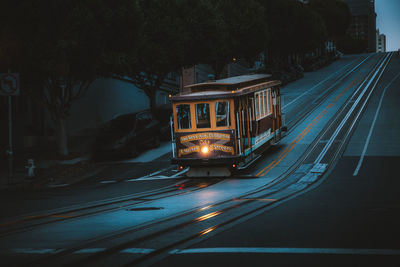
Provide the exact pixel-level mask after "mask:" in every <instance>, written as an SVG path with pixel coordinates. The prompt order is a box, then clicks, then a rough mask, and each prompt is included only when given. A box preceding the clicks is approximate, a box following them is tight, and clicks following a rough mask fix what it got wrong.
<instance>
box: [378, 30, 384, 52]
mask: <svg viewBox="0 0 400 267" xmlns="http://www.w3.org/2000/svg"><path fill="white" fill-rule="evenodd" d="M376 52H386V35H384V34H383V33H379V30H376Z"/></svg>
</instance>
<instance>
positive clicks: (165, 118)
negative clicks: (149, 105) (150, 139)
mask: <svg viewBox="0 0 400 267" xmlns="http://www.w3.org/2000/svg"><path fill="white" fill-rule="evenodd" d="M156 116H157V120H158V121H159V122H160V125H161V126H160V127H161V129H160V134H161V140H162V141H171V126H170V117H171V116H172V107H171V105H170V104H169V105H168V104H165V105H162V106H159V107H158V108H157V111H156Z"/></svg>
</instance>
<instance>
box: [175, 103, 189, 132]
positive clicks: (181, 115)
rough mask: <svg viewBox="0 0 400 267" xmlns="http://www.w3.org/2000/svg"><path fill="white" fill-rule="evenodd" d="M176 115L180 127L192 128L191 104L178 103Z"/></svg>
mask: <svg viewBox="0 0 400 267" xmlns="http://www.w3.org/2000/svg"><path fill="white" fill-rule="evenodd" d="M176 117H177V121H178V129H190V128H192V126H191V123H190V105H187V104H182V105H176Z"/></svg>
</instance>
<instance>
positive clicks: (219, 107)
mask: <svg viewBox="0 0 400 267" xmlns="http://www.w3.org/2000/svg"><path fill="white" fill-rule="evenodd" d="M215 116H216V122H217V127H223V126H229V125H230V121H229V102H228V101H224V102H216V103H215Z"/></svg>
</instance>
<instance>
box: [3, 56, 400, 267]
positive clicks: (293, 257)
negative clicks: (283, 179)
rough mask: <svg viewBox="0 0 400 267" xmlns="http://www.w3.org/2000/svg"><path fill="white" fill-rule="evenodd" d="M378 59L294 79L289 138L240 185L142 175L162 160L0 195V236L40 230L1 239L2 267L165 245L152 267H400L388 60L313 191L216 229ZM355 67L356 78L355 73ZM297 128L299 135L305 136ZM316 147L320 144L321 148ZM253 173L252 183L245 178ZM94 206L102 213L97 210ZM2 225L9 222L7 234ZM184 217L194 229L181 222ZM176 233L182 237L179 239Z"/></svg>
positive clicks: (398, 149)
mask: <svg viewBox="0 0 400 267" xmlns="http://www.w3.org/2000/svg"><path fill="white" fill-rule="evenodd" d="M383 58H384V55H383V54H375V55H360V56H348V57H344V58H343V59H341V60H339V61H336V62H334V63H333V64H332V65H330V66H328V67H326V68H323V69H321V70H319V71H317V72H313V73H306V75H305V77H304V79H302V80H299V81H296V82H294V83H291V84H289V85H288V86H287V87H285V88H283V90H282V91H283V93H284V94H285V105H284V111H285V113H286V116H287V119H288V120H289V121H290V123H291V125H292V126H293V128H292V129H290V131H291V132H290V133H289V135H288V136H287V137H286V139H285V140H284V142H283V144H282V145H281V146H277V147H275V148H273V149H271V150H269V151H268V153H266V154H265V155H264V157H263V158H262V159H261V160H260V161H258V162H257V163H256V164H255V165H254V166H253V167H252V168H251V169H250V170H248V171H247V172H245V173H242V174H241V175H242V176H238V177H232V178H231V179H224V180H213V181H210V180H202V179H199V180H193V181H188V180H186V179H185V178H184V177H181V176H179V175H175V174H171V173H170V174H168V175H166V176H164V175H160V173H159V174H155V175H153V176H150V177H148V176H146V175H148V174H150V173H157V171H158V170H160V169H165V168H167V167H168V165H169V163H168V162H169V157H170V155H168V154H166V155H164V156H162V155H160V156H161V157H159V158H157V159H155V160H153V161H151V162H147V163H133V164H130V165H128V164H124V163H110V164H109V166H108V165H107V168H105V169H104V170H103V171H102V172H101V173H100V174H99V173H97V174H96V175H93V176H92V177H90V178H89V179H86V180H85V181H83V182H81V183H79V184H76V185H74V186H68V187H60V188H53V189H46V190H44V191H40V192H30V193H26V192H23V193H10V192H9V193H8V194H2V196H1V197H0V200H1V201H2V202H3V203H7V205H2V206H1V209H0V212H1V213H2V217H3V218H4V219H3V220H2V224H0V230H5V229H7V227H10V226H16V227H18V226H20V225H22V226H23V225H24V224H26V223H28V224H29V223H30V222H31V220H32V221H34V220H36V219H39V221H38V223H39V224H40V225H39V224H38V225H39V226H34V225H33V226H32V225H30V224H29V225H28V226H29V227H27V228H26V229H24V231H18V232H16V233H11V234H9V233H7V231H5V232H4V231H3V233H5V235H0V248H1V250H2V253H1V254H0V256H1V257H2V258H3V257H4V259H6V260H7V261H5V262H6V263H7V265H10V266H12V265H15V264H17V263H20V260H21V262H29V261H30V260H31V258H30V257H32V259H33V258H34V259H36V258H37V257H38V256H43V255H44V256H48V255H47V254H49V255H50V256H51V254H55V255H53V256H54V257H53V258H52V260H53V261H44V263H47V265H48V266H51V265H52V264H54V263H55V262H58V257H57V254H56V253H59V252H60V253H61V251H62V250H67V249H68V248H73V249H74V250H73V251H74V252H73V253H72V254H71V255H69V254H66V257H64V259H63V261H60V263H61V262H62V263H65V262H67V261H66V259H68V260H69V259H70V258H72V259H73V260H75V259H76V260H79V259H80V257H81V256H82V255H84V254H85V253H86V254H90V255H94V256H96V253H98V252H101V251H104V250H106V249H108V248H110V250H114V252H115V251H116V252H117V253H120V252H118V249H115V248H113V246H116V245H117V244H119V245H118V246H117V247H120V248H121V249H122V248H124V251H129V252H124V253H125V254H124V257H120V255H119V256H118V257H117V256H115V255H114V256H112V255H113V254H110V255H111V256H109V255H107V256H108V260H109V261H103V259H102V258H101V257H99V258H98V259H96V260H95V261H94V262H92V266H99V265H100V266H109V265H110V264H113V265H120V264H125V263H126V262H125V260H126V261H127V262H128V263H129V262H134V261H132V260H133V259H135V258H134V257H136V256H137V255H139V254H146V253H150V254H149V255H151V253H152V251H154V250H156V249H157V246H161V245H160V244H164V243H165V244H166V245H165V246H166V247H167V248H168V249H170V250H168V251H167V253H166V256H167V257H161V258H160V259H159V260H160V261H157V262H156V263H155V265H157V266H205V265H210V266H243V265H247V266H257V265H259V266H265V265H268V266H310V265H314V266H342V265H350V266H366V265H369V266H390V265H393V266H398V265H399V264H400V261H399V260H400V248H399V247H400V245H399V244H398V242H397V240H399V237H400V236H399V235H400V228H399V220H400V216H398V215H397V214H399V211H400V210H399V209H400V203H399V200H400V197H398V196H399V193H400V192H399V191H400V189H399V188H400V187H399V185H400V179H399V177H400V176H399V175H396V174H397V173H398V171H397V166H398V165H399V164H400V116H398V115H397V114H399V112H400V104H399V103H400V89H399V88H400V77H398V76H396V75H398V74H399V73H400V58H399V57H396V56H394V57H393V58H392V59H391V61H390V63H389V65H388V67H387V68H386V69H385V72H384V73H383V76H382V77H381V80H380V81H379V82H378V84H377V86H376V88H375V91H374V93H373V94H372V96H371V99H370V100H369V102H368V104H367V106H366V109H365V110H364V112H363V113H362V116H361V118H360V120H359V121H357V124H356V127H355V129H354V130H353V132H352V135H351V137H350V138H349V139H348V140H337V142H336V143H340V142H345V143H344V144H345V145H346V146H345V149H344V150H343V151H342V152H343V153H342V154H341V155H340V157H339V158H337V160H335V162H334V163H333V164H332V165H331V166H329V169H328V171H327V172H326V173H325V174H324V175H323V176H322V177H320V178H319V180H318V181H317V182H316V183H315V184H313V185H312V186H311V187H310V188H309V189H307V190H306V191H304V193H302V194H300V195H296V197H290V198H288V199H286V200H285V201H281V202H279V201H278V202H277V203H278V205H275V206H273V208H269V209H265V210H263V211H262V212H259V213H257V214H258V215H257V216H255V215H254V216H247V217H246V216H244V217H243V219H241V220H239V221H237V222H234V223H225V222H224V220H225V221H229V220H232V219H231V217H232V216H235V214H239V213H240V212H242V213H245V212H246V209H247V208H246V206H242V207H241V205H240V204H238V203H242V202H240V201H242V200H240V199H239V200H236V197H238V196H240V195H242V194H243V193H245V192H249V191H251V190H255V189H258V188H260V186H261V187H262V186H263V185H264V184H265V183H268V182H270V181H273V180H274V179H276V177H277V176H278V175H280V173H284V172H285V171H284V170H285V169H288V168H290V166H292V165H294V164H295V163H296V162H297V161H298V160H299V158H300V157H301V156H302V155H303V153H305V152H307V151H308V150H307V149H308V148H309V147H310V146H312V145H313V140H315V139H316V138H317V137H318V136H320V133H321V131H323V130H324V127H325V126H326V125H328V124H329V123H330V122H331V121H332V120H333V118H335V114H336V113H337V112H339V111H340V110H341V107H342V105H343V104H344V103H346V101H348V100H349V99H350V98H351V97H352V94H353V93H354V92H355V91H357V87H358V86H359V85H360V84H361V82H362V81H363V79H364V78H366V77H367V76H368V73H370V71H371V70H372V69H373V68H374V66H377V64H379V63H380V62H381V61H380V60H382V59H383ZM361 62H364V63H361ZM359 64H361V65H360V67H359V68H356V67H357V66H359ZM353 69H354V71H352V70H353ZM346 74H348V75H346ZM353 102H354V101H350V102H349V103H353ZM327 107H329V108H328V109H327ZM377 111H378V112H377ZM318 114H323V115H318ZM303 117H304V119H303ZM313 118H319V119H318V120H315V119H314V120H313ZM310 121H311V122H312V121H315V123H314V124H313V127H311V128H309V127H308V126H307V125H310V124H309V123H310ZM317 122H318V123H317ZM306 126H307V128H306ZM304 129H309V130H308V131H306V132H305V131H304ZM371 129H372V130H371ZM298 134H302V135H301V136H302V137H301V138H300V139H298V138H297V137H296V139H294V140H298V141H297V142H298V143H296V144H297V146H296V147H293V148H292V149H293V150H292V149H291V150H290V153H287V157H286V156H285V158H280V160H279V164H277V166H276V168H274V169H273V170H271V171H269V170H267V171H265V166H267V165H268V164H269V163H270V162H273V160H274V158H276V157H277V156H278V155H282V151H283V150H284V148H285V146H286V145H287V144H289V143H290V142H291V140H292V139H293V138H295V136H296V135H297V136H299V135H298ZM303 137H304V138H303ZM301 139H302V140H301ZM300 140H301V141H300ZM325 141H326V140H321V141H320V145H324V144H325V143H326V142H325ZM366 144H367V145H366ZM317 147H318V146H317ZM360 159H362V160H360ZM357 166H359V167H357ZM356 170H357V171H356ZM257 173H259V174H260V175H255V174H257ZM246 175H250V176H251V177H249V176H246ZM257 176H259V177H257ZM289 180H290V179H288V181H287V183H288V182H289ZM175 184H176V185H177V186H175ZM171 186H172V190H170V191H168V190H167V191H163V192H162V193H160V194H159V195H158V196H153V195H149V194H147V195H145V196H144V197H143V196H142V197H140V196H139V195H138V194H140V192H145V191H151V190H159V189H160V188H169V187H171ZM271 190H272V189H271ZM277 190H278V193H279V190H283V191H284V186H281V187H280V188H278V189H277ZM272 191H273V190H272ZM129 194H131V195H132V196H134V197H132V199H130V200H129V202H126V201H125V200H124V201H125V202H116V203H112V205H108V204H107V202H108V201H105V200H106V199H111V198H118V197H122V196H126V195H129ZM278 195H279V194H278ZM159 196H162V197H159ZM232 199H233V200H234V201H233V202H235V201H236V202H235V203H236V204H234V205H233V206H230V207H228V206H223V205H221V207H218V209H220V210H227V212H225V211H224V212H219V211H218V210H216V211H213V204H214V203H219V202H221V201H222V202H223V201H225V200H232ZM93 201H97V202H98V201H100V202H102V204H101V205H99V206H96V208H95V209H92V210H88V211H90V213H88V214H85V213H84V212H86V210H85V211H84V212H83V211H82V210H79V209H75V210H74V211H73V212H70V213H65V212H64V213H61V212H60V213H56V214H49V213H48V211H49V210H50V209H61V208H63V207H67V206H71V205H74V206H78V207H79V206H82V207H83V206H85V205H86V204H88V203H91V202H93ZM252 201H253V202H254V203H253V206H256V205H257V204H258V202H260V203H261V202H265V201H267V202H268V201H272V202H273V201H276V199H272V198H271V199H263V198H260V199H258V198H253V199H252ZM103 202H104V203H105V204H107V205H108V206H107V205H105V206H103V204H104V203H103ZM143 203H144V204H143ZM146 203H148V204H146ZM216 206H217V205H216ZM251 206H252V205H249V209H250V208H251ZM105 207H106V208H107V209H105ZM238 207H239V208H238ZM237 208H238V209H237ZM99 209H100V210H101V212H99ZM208 210H209V211H208ZM187 211H190V212H193V213H194V214H196V213H198V214H199V215H196V216H200V217H197V218H195V219H194V220H192V218H191V217H190V214H187V216H186V215H185V216H186V217H185V216H182V219H181V221H179V218H180V216H181V215H182V214H183V213H184V212H187ZM203 211H204V212H203ZM82 212H83V213H82ZM190 212H189V213H190ZM27 213H34V214H35V216H36V217H35V216H28V217H27V216H25V215H26V214H27ZM220 214H221V216H220ZM224 214H225V215H224ZM223 216H225V217H226V218H225V219H224V217H223ZM11 217H14V218H16V217H19V219H17V220H16V221H11V223H9V222H10V220H8V218H11ZM189 217H190V220H192V221H190V220H189V223H182V221H184V220H186V219H187V218H189ZM165 218H168V220H170V221H167V222H165V223H164V225H163V226H158V225H157V224H155V226H154V225H152V227H153V228H151V227H148V228H143V230H142V231H139V232H137V231H136V232H135V231H130V232H127V234H126V235H125V234H124V235H121V234H119V236H118V238H115V239H114V238H111V239H104V240H102V241H101V242H97V241H96V240H97V239H99V238H101V237H104V236H112V235H114V234H115V233H117V232H118V231H120V232H121V231H125V230H126V229H131V228H132V229H136V228H135V227H139V228H137V229H141V228H140V226H142V225H145V224H146V223H153V222H158V221H161V220H162V219H165ZM56 220H60V221H56ZM214 220H215V221H214ZM193 222H196V223H197V222H204V225H203V224H201V225H200V226H198V227H197V228H196V227H194V226H193V228H190V227H191V226H186V225H194V223H193ZM221 222H223V225H225V226H223V227H220V228H218V229H217V230H215V231H213V230H214V229H211V230H210V231H205V232H204V231H203V232H201V233H202V234H201V235H199V236H198V237H196V236H194V237H195V240H194V242H191V243H185V242H180V243H179V242H178V243H179V245H175V246H170V242H175V241H179V240H181V239H182V240H185V238H186V239H187V236H188V235H189V236H190V235H191V236H193V234H195V233H196V231H197V230H198V229H200V230H201V229H203V228H202V227H204V226H212V225H213V224H216V223H221ZM35 223H36V222H35ZM160 225H161V224H160ZM179 225H183V226H184V227H185V228H183V227H182V229H180V227H178V226H179ZM164 226H165V227H166V228H163V227H164ZM160 229H167V230H168V229H172V230H168V231H166V230H162V231H161V230H160ZM185 229H186V230H185ZM146 231H147V232H146ZM156 231H158V232H160V231H161V232H163V231H164V232H166V233H167V235H165V236H162V235H160V236H158V235H157V237H156V239H155V240H152V241H151V242H150V241H148V242H147V241H146V240H147V239H143V237H141V236H142V235H144V234H145V233H148V234H149V235H150V236H155V235H154V233H155V232H156ZM174 231H177V232H176V233H175V232H174ZM0 233H1V232H0ZM168 234H169V235H168ZM138 237H141V238H142V239H140V238H139V240H145V241H146V242H147V243H146V242H144V241H143V242H144V243H143V244H142V243H140V242H142V241H137V242H136V243H134V245H139V246H140V247H133V248H132V247H126V246H128V245H131V243H132V240H135V239H137V238H138ZM154 238H155V237H154ZM157 238H158V239H157ZM88 240H95V241H96V242H95V246H97V247H94V248H93V247H91V248H90V249H92V250H90V249H88V248H87V247H85V246H84V247H79V246H80V245H82V244H84V243H85V242H87V241H88ZM187 240H189V239H187ZM120 244H127V245H124V246H125V247H124V246H122V245H120ZM91 245H93V244H91ZM142 245H143V246H142ZM111 248H112V249H111ZM175 249H178V250H175ZM132 251H133V252H132ZM174 251H175V252H174ZM164 252H165V251H164ZM164 252H163V253H164ZM126 253H128V254H126ZM86 254H85V255H86ZM168 255H169V256H168ZM20 256H21V257H20ZM64 256H65V255H64ZM164 256H165V255H164ZM130 257H131V258H130ZM132 257H133V258H132ZM25 259H27V261H25ZM151 263H152V264H153V263H154V262H151ZM75 265H76V264H75ZM145 265H146V264H145ZM76 266H77V265H76ZM128 266H129V265H128Z"/></svg>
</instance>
